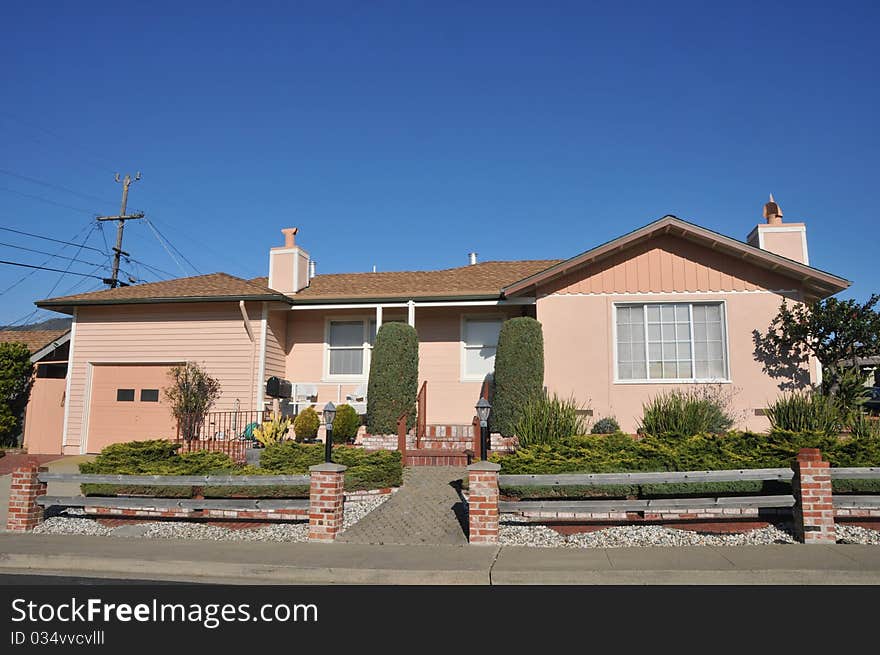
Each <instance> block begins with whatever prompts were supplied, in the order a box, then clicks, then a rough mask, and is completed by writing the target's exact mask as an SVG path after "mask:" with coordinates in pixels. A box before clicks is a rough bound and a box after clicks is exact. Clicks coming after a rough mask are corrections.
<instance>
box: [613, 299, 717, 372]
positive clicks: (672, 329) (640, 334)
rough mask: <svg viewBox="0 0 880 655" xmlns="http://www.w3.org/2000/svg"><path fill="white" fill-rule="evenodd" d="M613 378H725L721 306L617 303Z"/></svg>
mask: <svg viewBox="0 0 880 655" xmlns="http://www.w3.org/2000/svg"><path fill="white" fill-rule="evenodd" d="M615 321H616V335H617V336H616V339H617V344H616V345H617V361H616V363H615V364H616V367H617V379H618V380H621V381H640V380H645V381H647V380H675V381H685V382H689V381H710V380H726V379H727V377H728V373H727V366H728V364H727V343H726V340H727V336H726V334H725V331H724V305H723V304H722V303H717V302H706V303H644V304H620V305H616V316H615Z"/></svg>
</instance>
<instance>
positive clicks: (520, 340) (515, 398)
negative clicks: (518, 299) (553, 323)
mask: <svg viewBox="0 0 880 655" xmlns="http://www.w3.org/2000/svg"><path fill="white" fill-rule="evenodd" d="M494 386H495V397H494V398H493V400H492V414H491V416H490V417H489V418H490V420H491V422H492V429H493V430H495V431H497V432H500V433H501V434H502V435H503V436H505V437H511V436H513V435H514V433H515V431H516V424H517V421H518V420H519V416H520V412H521V411H522V408H523V407H525V406H526V405H528V404H529V403H530V402H532V401H534V400H535V399H537V398H540V397H541V395H542V393H543V390H544V333H543V331H542V330H541V324H540V323H539V322H538V321H536V320H535V319H533V318H530V317H528V316H520V317H517V318H511V319H509V320H507V321H504V323H503V325H502V326H501V332H500V333H499V334H498V349H497V350H496V351H495V376H494Z"/></svg>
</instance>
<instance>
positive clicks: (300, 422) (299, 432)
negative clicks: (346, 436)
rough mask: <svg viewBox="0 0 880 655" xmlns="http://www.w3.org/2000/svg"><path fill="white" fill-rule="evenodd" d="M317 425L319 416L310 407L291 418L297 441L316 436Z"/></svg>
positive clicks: (318, 425)
mask: <svg viewBox="0 0 880 655" xmlns="http://www.w3.org/2000/svg"><path fill="white" fill-rule="evenodd" d="M319 427H321V418H320V417H319V416H318V412H316V411H315V410H314V408H312V407H306V408H305V409H304V410H302V411H301V412H300V413H299V414H297V415H296V418H295V419H293V434H294V438H295V439H296V440H297V441H303V440H304V439H314V438H315V437H317V436H318V428H319ZM260 457H262V455H261V456H260ZM261 461H262V459H261Z"/></svg>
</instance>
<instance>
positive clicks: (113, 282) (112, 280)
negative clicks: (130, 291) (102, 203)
mask: <svg viewBox="0 0 880 655" xmlns="http://www.w3.org/2000/svg"><path fill="white" fill-rule="evenodd" d="M139 179H141V174H140V172H138V173H137V174H136V175H135V176H134V179H133V180H132V179H131V175H126V176H125V179H123V180H120V179H119V173H117V174H116V181H117V182H120V181H121V182H122V207H121V209H120V210H119V216H99V217H98V220H99V221H118V222H119V224H118V225H117V226H116V247H115V248H113V271H112V273H111V274H110V277H109V278H104V284H107V285H109V287H110V288H111V289H115V288H116V287H118V286H120V285H121V286H128V285H127V284H126V283H125V282H120V281H119V259H120V257H121V256H122V255H125V256H126V257H127V256H128V253H127V252H125V251H124V250H123V249H122V233H123V232H124V231H125V221H130V220H134V219H137V218H143V217H144V213H143V212H137V213H135V214H126V213H125V208H126V206H127V205H128V187H130V186H131V183H132V182H137V181H138V180H139Z"/></svg>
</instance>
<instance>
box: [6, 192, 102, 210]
mask: <svg viewBox="0 0 880 655" xmlns="http://www.w3.org/2000/svg"><path fill="white" fill-rule="evenodd" d="M0 191H6V192H7V193H14V194H15V195H18V196H22V197H24V198H30V199H31V200H39V201H40V202H45V203H47V204H49V205H55V206H56V207H63V208H64V209H70V210H73V211H75V212H81V213H83V214H88V215H89V216H97V212H93V211H89V210H88V209H83V208H82V207H74V206H73V205H65V204H64V203H63V202H55V201H54V200H49V199H48V198H43V197H42V196H34V195H31V194H30V193H23V192H21V191H16V190H15V189H8V188H6V187H0Z"/></svg>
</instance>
